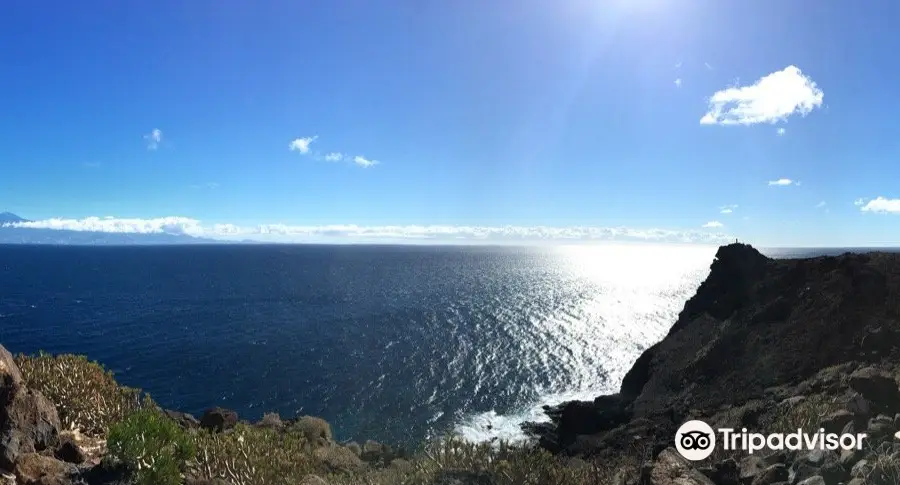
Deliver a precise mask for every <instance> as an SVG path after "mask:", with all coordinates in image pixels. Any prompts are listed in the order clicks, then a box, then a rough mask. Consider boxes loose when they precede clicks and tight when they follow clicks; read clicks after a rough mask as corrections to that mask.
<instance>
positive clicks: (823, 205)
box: [816, 200, 828, 209]
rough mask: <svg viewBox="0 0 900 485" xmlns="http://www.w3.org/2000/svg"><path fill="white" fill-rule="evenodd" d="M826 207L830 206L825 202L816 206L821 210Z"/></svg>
mask: <svg viewBox="0 0 900 485" xmlns="http://www.w3.org/2000/svg"><path fill="white" fill-rule="evenodd" d="M826 205H828V204H827V203H826V202H825V201H824V200H823V201H821V202H819V203H818V204H816V209H821V208H822V207H825V206H826Z"/></svg>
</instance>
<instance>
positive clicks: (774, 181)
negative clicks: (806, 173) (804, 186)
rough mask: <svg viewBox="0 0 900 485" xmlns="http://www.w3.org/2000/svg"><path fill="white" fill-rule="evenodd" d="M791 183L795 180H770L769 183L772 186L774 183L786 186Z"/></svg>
mask: <svg viewBox="0 0 900 485" xmlns="http://www.w3.org/2000/svg"><path fill="white" fill-rule="evenodd" d="M791 184H794V181H793V180H791V179H778V180H769V185H770V186H772V185H777V186H782V187H786V186H788V185H791ZM796 185H800V184H799V183H797V184H796Z"/></svg>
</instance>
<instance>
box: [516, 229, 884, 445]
mask: <svg viewBox="0 0 900 485" xmlns="http://www.w3.org/2000/svg"><path fill="white" fill-rule="evenodd" d="M898 315H900V254H890V253H868V254H850V253H847V254H844V255H841V256H836V257H829V256H823V257H817V258H810V259H785V260H776V259H770V258H767V257H765V256H764V255H762V254H760V253H759V251H757V250H756V249H754V248H753V247H751V246H749V245H745V244H730V245H727V246H722V247H720V248H719V250H718V251H717V253H716V256H715V259H714V261H713V263H712V266H711V268H710V274H709V276H708V277H707V279H706V280H705V281H704V282H703V283H702V284H701V285H700V287H699V288H698V290H697V292H696V294H695V295H694V296H693V297H692V298H691V299H690V300H688V301H687V302H686V303H685V306H684V309H683V310H682V311H681V313H680V314H679V317H678V319H677V321H676V322H675V323H674V325H673V326H672V328H671V330H670V331H669V333H668V334H667V335H666V337H665V338H663V340H662V341H660V342H658V343H656V344H655V345H653V346H651V347H650V348H648V349H647V350H646V351H644V353H643V354H642V355H641V356H640V357H639V358H638V359H637V361H636V362H635V363H634V365H633V367H632V368H631V370H630V371H629V372H628V373H627V374H626V375H625V377H624V379H623V381H622V385H621V388H620V392H619V393H618V394H614V395H610V396H600V397H598V398H597V399H595V400H594V401H593V402H568V403H564V404H561V405H559V406H555V407H548V408H545V409H546V412H547V414H548V415H549V416H550V418H551V422H550V423H542V424H534V423H530V424H527V425H525V430H526V431H527V432H528V433H530V434H531V435H532V436H535V437H536V438H538V439H539V442H540V444H541V446H543V447H544V448H547V449H548V450H550V451H553V452H562V453H566V454H573V455H581V456H584V455H602V454H604V453H605V452H606V451H609V452H621V450H622V447H623V446H630V445H632V444H633V443H632V441H633V439H634V437H635V436H640V437H641V438H642V439H643V440H644V442H645V443H651V446H652V447H654V448H656V449H657V450H658V449H660V448H662V447H663V446H665V445H671V442H672V438H673V436H674V432H675V430H676V429H677V427H678V426H679V425H680V424H681V423H682V422H684V421H686V420H687V419H691V418H693V417H697V416H706V417H709V416H713V415H715V414H716V413H717V412H720V411H722V410H723V409H733V408H737V407H741V406H745V407H746V406H748V405H754V404H755V405H756V407H758V408H765V406H773V407H774V406H775V404H777V402H778V400H779V399H785V398H788V397H791V396H792V395H793V394H796V392H795V390H796V386H799V385H801V384H805V385H809V383H810V382H813V383H814V384H815V382H818V381H816V379H817V378H818V377H817V376H821V375H822V372H823V371H826V373H827V370H828V369H835V368H836V367H835V366H838V367H840V366H844V367H845V368H846V369H852V368H854V367H860V366H865V365H876V366H881V367H883V368H891V369H893V368H894V364H892V362H893V363H896V362H898V359H897V357H898V350H900V349H898V344H900V318H898ZM834 372H837V376H836V377H835V378H836V379H839V378H840V372H842V371H834ZM811 380H812V381H811ZM829 382H830V381H829ZM819 384H821V382H819ZM817 385H818V384H817ZM751 407H752V406H751ZM751 414H753V413H751ZM755 414H756V415H755V416H751V417H748V418H746V419H745V420H744V425H747V422H750V424H751V425H752V424H755V423H754V422H755V421H759V420H760V419H763V415H764V414H765V411H764V410H763V409H759V410H757V411H756V412H755Z"/></svg>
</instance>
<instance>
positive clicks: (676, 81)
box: [675, 78, 681, 88]
mask: <svg viewBox="0 0 900 485" xmlns="http://www.w3.org/2000/svg"><path fill="white" fill-rule="evenodd" d="M675 87H678V88H680V87H681V78H678V79H676V80H675Z"/></svg>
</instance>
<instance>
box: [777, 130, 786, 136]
mask: <svg viewBox="0 0 900 485" xmlns="http://www.w3.org/2000/svg"><path fill="white" fill-rule="evenodd" d="M775 133H777V134H778V136H784V134H785V133H787V130H785V129H784V128H779V129H777V130H775Z"/></svg>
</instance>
